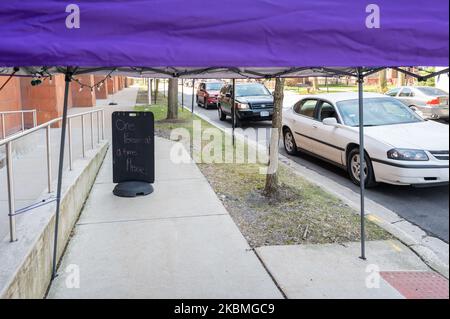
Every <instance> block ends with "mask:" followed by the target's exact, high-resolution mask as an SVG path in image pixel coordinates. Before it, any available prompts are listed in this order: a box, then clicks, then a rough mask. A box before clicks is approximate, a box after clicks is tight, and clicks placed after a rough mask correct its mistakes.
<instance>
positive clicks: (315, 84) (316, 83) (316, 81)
mask: <svg viewBox="0 0 450 319" xmlns="http://www.w3.org/2000/svg"><path fill="white" fill-rule="evenodd" d="M312 83H313V91H314V92H318V91H319V90H320V89H319V79H318V78H317V77H314V78H313V82H312Z"/></svg>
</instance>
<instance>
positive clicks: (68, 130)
mask: <svg viewBox="0 0 450 319" xmlns="http://www.w3.org/2000/svg"><path fill="white" fill-rule="evenodd" d="M67 133H68V134H67V135H68V140H69V170H72V169H73V148H72V119H68V120H67Z"/></svg>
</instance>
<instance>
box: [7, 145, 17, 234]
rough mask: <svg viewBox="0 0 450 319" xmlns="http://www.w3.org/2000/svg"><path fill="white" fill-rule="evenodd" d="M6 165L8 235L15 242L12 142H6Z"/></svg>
mask: <svg viewBox="0 0 450 319" xmlns="http://www.w3.org/2000/svg"><path fill="white" fill-rule="evenodd" d="M6 167H7V184H8V207H9V235H10V241H11V242H15V241H16V240H17V236H16V217H15V215H14V214H15V212H16V208H15V202H14V200H15V196H14V175H13V174H14V172H13V159H12V142H8V143H6Z"/></svg>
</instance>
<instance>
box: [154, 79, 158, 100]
mask: <svg viewBox="0 0 450 319" xmlns="http://www.w3.org/2000/svg"><path fill="white" fill-rule="evenodd" d="M158 93H159V79H155V93H154V94H153V98H154V99H155V104H156V103H158Z"/></svg>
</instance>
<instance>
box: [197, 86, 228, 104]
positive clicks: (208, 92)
mask: <svg viewBox="0 0 450 319" xmlns="http://www.w3.org/2000/svg"><path fill="white" fill-rule="evenodd" d="M223 86H224V83H223V82H221V81H211V82H209V81H208V82H201V83H200V85H199V86H198V90H197V96H196V101H197V105H198V106H201V107H204V108H205V109H207V108H209V107H210V106H213V107H217V102H218V97H219V94H220V90H221V89H222V87H223Z"/></svg>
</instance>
